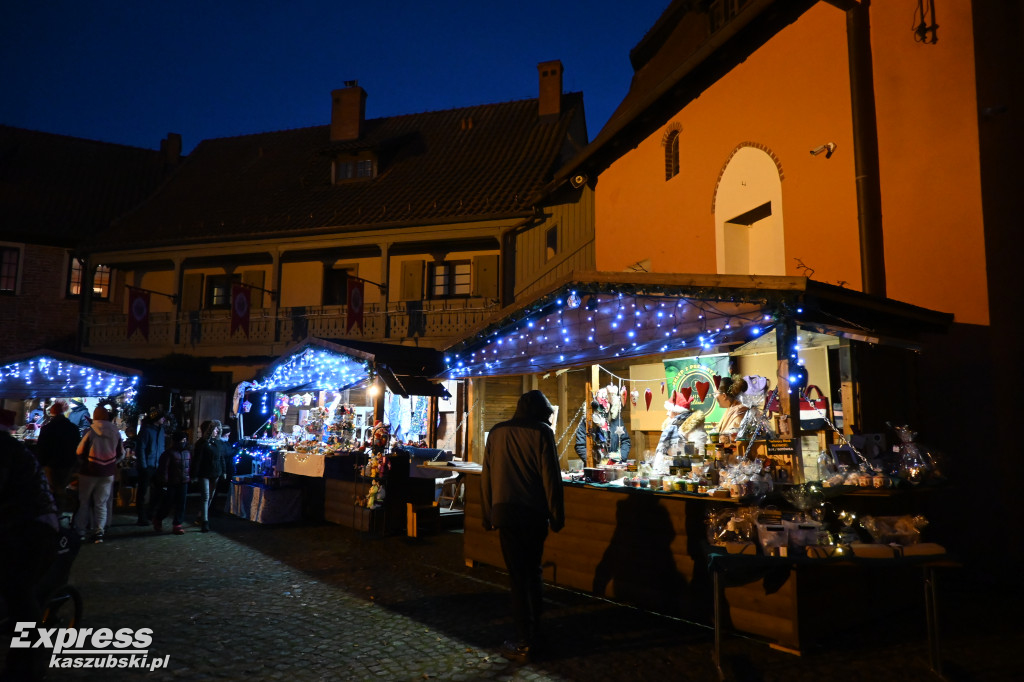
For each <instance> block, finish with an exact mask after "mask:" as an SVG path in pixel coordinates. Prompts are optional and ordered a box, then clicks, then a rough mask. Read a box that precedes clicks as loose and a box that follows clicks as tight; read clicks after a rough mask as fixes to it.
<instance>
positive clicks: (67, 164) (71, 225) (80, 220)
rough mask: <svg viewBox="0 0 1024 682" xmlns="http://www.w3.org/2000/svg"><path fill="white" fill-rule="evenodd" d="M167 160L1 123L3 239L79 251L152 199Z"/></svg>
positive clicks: (0, 215) (158, 155) (142, 151)
mask: <svg viewBox="0 0 1024 682" xmlns="http://www.w3.org/2000/svg"><path fill="white" fill-rule="evenodd" d="M164 158H165V156H164V154H163V153H162V152H158V151H154V150H152V149H140V148H138V147H127V146H123V145H118V144H110V143H107V142H96V141H93V140H85V139H82V138H77V137H67V136H64V135H53V134H51V133H41V132H36V131H34V130H25V129H23V128H13V127H11V126H6V125H0V238H3V239H14V240H18V241H25V242H28V243H33V244H49V245H55V246H68V247H71V246H75V245H77V244H79V243H81V242H82V241H83V240H88V239H90V238H91V237H92V235H93V234H94V233H95V232H96V231H97V230H98V229H99V228H102V227H105V226H107V225H108V224H109V223H110V222H111V221H112V220H114V218H116V217H118V216H120V215H122V214H123V213H125V212H126V211H128V209H130V208H132V207H133V206H135V205H137V204H138V203H139V202H141V201H142V200H143V199H144V198H145V197H146V196H147V195H149V194H151V193H152V192H153V190H154V189H156V187H157V186H158V185H159V184H160V182H161V181H162V179H163V178H164V177H165V176H166V172H167V168H166V167H165V165H164Z"/></svg>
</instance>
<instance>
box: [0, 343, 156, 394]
mask: <svg viewBox="0 0 1024 682" xmlns="http://www.w3.org/2000/svg"><path fill="white" fill-rule="evenodd" d="M140 380H141V377H140V373H139V372H138V370H135V369H131V368H128V367H122V366H120V365H113V364H110V363H106V362H99V361H97V360H93V359H90V358H86V357H83V356H79V355H71V354H68V353H61V352H57V351H51V350H46V349H43V350H38V351H33V352H31V353H22V354H20V355H14V356H11V357H7V358H4V359H3V360H0V398H49V397H57V396H73V397H97V396H114V395H120V394H121V393H124V392H125V391H128V390H130V389H137V388H138V386H139V382H140Z"/></svg>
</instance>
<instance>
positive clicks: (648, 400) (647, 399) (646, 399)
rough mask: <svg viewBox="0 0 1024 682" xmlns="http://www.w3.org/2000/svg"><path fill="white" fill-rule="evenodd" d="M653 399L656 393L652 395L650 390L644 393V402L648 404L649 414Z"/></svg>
mask: <svg viewBox="0 0 1024 682" xmlns="http://www.w3.org/2000/svg"><path fill="white" fill-rule="evenodd" d="M652 398H654V393H652V392H651V389H649V388H648V389H647V390H645V391H644V402H645V403H647V411H648V412H650V411H651V399H652Z"/></svg>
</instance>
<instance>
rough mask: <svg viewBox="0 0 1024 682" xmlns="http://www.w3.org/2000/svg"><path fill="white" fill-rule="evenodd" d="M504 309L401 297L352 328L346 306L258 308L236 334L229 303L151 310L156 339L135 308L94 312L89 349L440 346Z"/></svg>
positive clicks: (159, 351)
mask: <svg viewBox="0 0 1024 682" xmlns="http://www.w3.org/2000/svg"><path fill="white" fill-rule="evenodd" d="M498 308H499V306H498V304H496V303H492V302H490V301H487V300H484V299H459V300H439V301H407V302H398V303H391V304H389V305H388V308H387V309H386V310H385V309H384V308H383V307H382V306H381V305H380V304H369V305H367V306H366V310H365V312H364V313H363V325H362V328H360V327H359V326H353V327H352V329H351V331H348V330H347V328H346V327H347V317H348V316H347V310H346V306H302V307H292V308H279V309H278V310H277V315H276V316H275V315H274V314H273V311H272V310H271V309H269V308H265V309H254V310H252V312H251V315H250V317H249V333H248V335H246V333H245V332H244V331H243V330H241V329H236V330H235V332H234V334H232V333H231V312H230V311H227V310H199V311H193V312H183V313H179V314H177V315H175V314H173V313H151V314H150V316H149V335H148V338H146V337H144V336H143V335H142V333H141V332H138V331H136V332H134V333H133V334H132V336H131V338H129V337H128V319H127V315H124V314H105V315H91V316H89V317H87V319H86V332H85V338H84V339H83V350H85V351H88V352H93V353H100V354H115V355H116V354H118V353H122V354H124V355H126V356H128V357H159V356H161V355H166V354H168V353H186V354H196V355H221V354H241V355H246V354H253V353H259V354H273V353H276V352H278V351H279V350H280V349H281V348H284V347H287V346H289V345H291V344H293V343H295V342H297V341H301V340H302V339H304V338H306V337H308V336H315V337H319V338H325V339H346V338H347V339H362V340H365V341H378V342H390V343H401V342H402V341H403V340H407V339H410V338H419V339H423V340H424V341H426V345H432V342H435V343H440V342H442V341H444V340H447V339H452V338H457V337H458V336H459V335H460V334H462V333H464V332H466V331H468V330H469V329H471V328H473V327H475V326H476V325H478V324H480V323H481V322H483V321H484V320H485V319H487V318H488V317H489V316H490V315H491V314H493V313H494V312H495V311H497V310H498Z"/></svg>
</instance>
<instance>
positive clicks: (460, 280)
mask: <svg viewBox="0 0 1024 682" xmlns="http://www.w3.org/2000/svg"><path fill="white" fill-rule="evenodd" d="M471 274H472V268H471V267H470V262H469V261H468V260H460V261H444V262H443V263H432V264H431V266H430V298H454V297H458V296H469V294H470V285H471V284H472V281H471Z"/></svg>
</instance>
